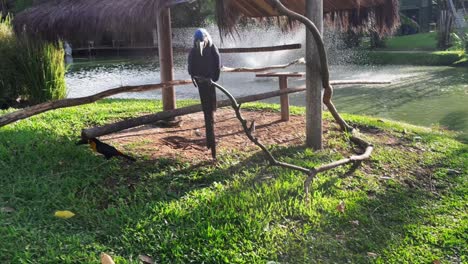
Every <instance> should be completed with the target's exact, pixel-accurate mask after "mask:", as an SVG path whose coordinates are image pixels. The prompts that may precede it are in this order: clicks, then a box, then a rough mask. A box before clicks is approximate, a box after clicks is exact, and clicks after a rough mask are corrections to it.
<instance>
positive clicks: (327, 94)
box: [268, 0, 353, 131]
mask: <svg viewBox="0 0 468 264" xmlns="http://www.w3.org/2000/svg"><path fill="white" fill-rule="evenodd" d="M268 1H269V2H270V3H271V5H272V6H273V7H275V8H276V9H277V10H278V11H279V12H280V13H281V14H283V15H285V16H288V17H289V18H291V19H295V20H298V21H299V22H301V23H303V24H304V25H305V26H306V27H307V29H308V30H309V31H310V32H311V33H312V36H313V37H314V40H315V44H316V46H317V50H318V53H319V58H320V73H321V74H320V75H321V77H322V84H323V88H324V89H325V91H324V96H323V103H324V104H325V105H326V106H327V108H328V110H329V111H330V113H331V114H332V115H333V117H334V118H335V120H336V122H338V124H339V125H340V127H341V129H342V130H345V131H352V130H353V128H352V127H351V126H350V125H348V124H347V123H346V121H345V120H344V119H343V118H342V117H341V116H340V114H339V113H338V111H337V110H336V107H335V105H334V104H333V103H332V101H331V97H332V96H333V87H332V86H331V84H330V71H329V69H328V61H327V53H326V51H325V45H324V43H323V39H322V35H321V34H320V31H319V30H318V29H317V27H316V26H315V24H314V23H313V22H312V21H310V19H308V18H307V17H305V16H303V15H301V14H298V13H296V12H293V11H291V10H289V9H287V8H286V7H285V6H284V5H283V4H282V3H281V2H280V1H279V0H268Z"/></svg>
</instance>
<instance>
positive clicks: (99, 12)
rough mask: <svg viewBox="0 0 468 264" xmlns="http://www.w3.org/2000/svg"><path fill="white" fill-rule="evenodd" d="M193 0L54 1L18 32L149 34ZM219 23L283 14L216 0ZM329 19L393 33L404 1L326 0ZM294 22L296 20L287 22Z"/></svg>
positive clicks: (294, 4)
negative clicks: (163, 14)
mask: <svg viewBox="0 0 468 264" xmlns="http://www.w3.org/2000/svg"><path fill="white" fill-rule="evenodd" d="M189 1H193V0H49V1H45V2H44V3H42V4H39V5H36V6H33V7H31V8H29V9H26V10H25V11H23V12H21V13H19V14H17V15H16V17H15V19H14V24H15V28H16V30H17V31H23V30H26V31H27V32H28V33H29V34H38V35H40V36H41V37H43V38H47V39H56V38H57V37H59V38H62V39H67V40H77V39H78V38H79V39H82V40H87V39H94V38H95V37H100V36H102V35H103V34H104V33H106V34H112V35H113V38H114V37H115V38H117V39H118V38H127V39H128V36H132V37H134V36H137V35H143V36H147V35H148V33H149V32H150V31H151V29H154V28H155V27H156V16H155V14H156V13H157V11H158V10H159V9H160V8H161V7H163V6H170V5H174V4H177V3H182V2H189ZM216 1H217V3H216V5H217V7H216V8H217V19H218V25H219V28H220V30H221V31H222V32H224V33H230V32H233V29H234V28H235V26H236V25H237V22H238V20H239V19H240V18H242V17H255V18H266V17H275V16H277V15H278V14H277V13H276V12H275V10H274V9H273V8H272V7H271V6H270V5H269V4H268V3H267V1H268V0H216ZM305 1H306V0H282V2H283V3H284V4H285V5H286V6H287V7H288V8H290V9H292V10H294V11H296V12H299V13H302V14H303V13H304V10H305ZM324 11H325V13H326V17H327V18H328V20H329V21H332V22H333V23H335V25H337V26H338V27H340V28H343V29H348V28H352V29H366V28H367V27H368V25H369V22H370V21H372V20H373V21H375V23H374V24H375V25H376V26H377V29H378V32H379V33H388V32H391V31H392V30H393V29H394V28H395V26H396V25H397V24H398V22H399V17H398V0H324ZM287 24H288V25H291V23H287Z"/></svg>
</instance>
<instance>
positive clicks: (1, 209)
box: [0, 206, 16, 213]
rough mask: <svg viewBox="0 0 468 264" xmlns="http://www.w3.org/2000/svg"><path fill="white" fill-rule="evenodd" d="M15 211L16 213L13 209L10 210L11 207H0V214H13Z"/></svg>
mask: <svg viewBox="0 0 468 264" xmlns="http://www.w3.org/2000/svg"><path fill="white" fill-rule="evenodd" d="M15 211H16V210H15V208H11V207H8V206H5V207H0V212H2V213H13V212H15Z"/></svg>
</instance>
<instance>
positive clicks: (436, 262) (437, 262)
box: [432, 259, 441, 264]
mask: <svg viewBox="0 0 468 264" xmlns="http://www.w3.org/2000/svg"><path fill="white" fill-rule="evenodd" d="M440 263H441V262H440V260H438V259H435V260H434V261H432V264H440Z"/></svg>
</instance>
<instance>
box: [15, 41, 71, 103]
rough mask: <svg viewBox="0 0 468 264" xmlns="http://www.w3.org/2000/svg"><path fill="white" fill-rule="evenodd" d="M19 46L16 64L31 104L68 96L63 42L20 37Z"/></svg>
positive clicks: (25, 93) (25, 95)
mask: <svg viewBox="0 0 468 264" xmlns="http://www.w3.org/2000/svg"><path fill="white" fill-rule="evenodd" d="M17 49H18V52H17V56H16V66H17V69H18V71H19V72H21V79H22V85H23V87H24V94H23V96H24V97H26V99H27V100H28V101H30V102H31V103H40V102H45V101H49V100H57V99H62V98H65V97H66V95H67V89H66V85H65V71H66V70H65V61H64V55H65V52H64V49H63V46H62V44H61V43H57V44H54V43H47V42H43V41H39V40H34V39H31V38H29V37H26V36H21V37H20V38H18V41H17Z"/></svg>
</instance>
